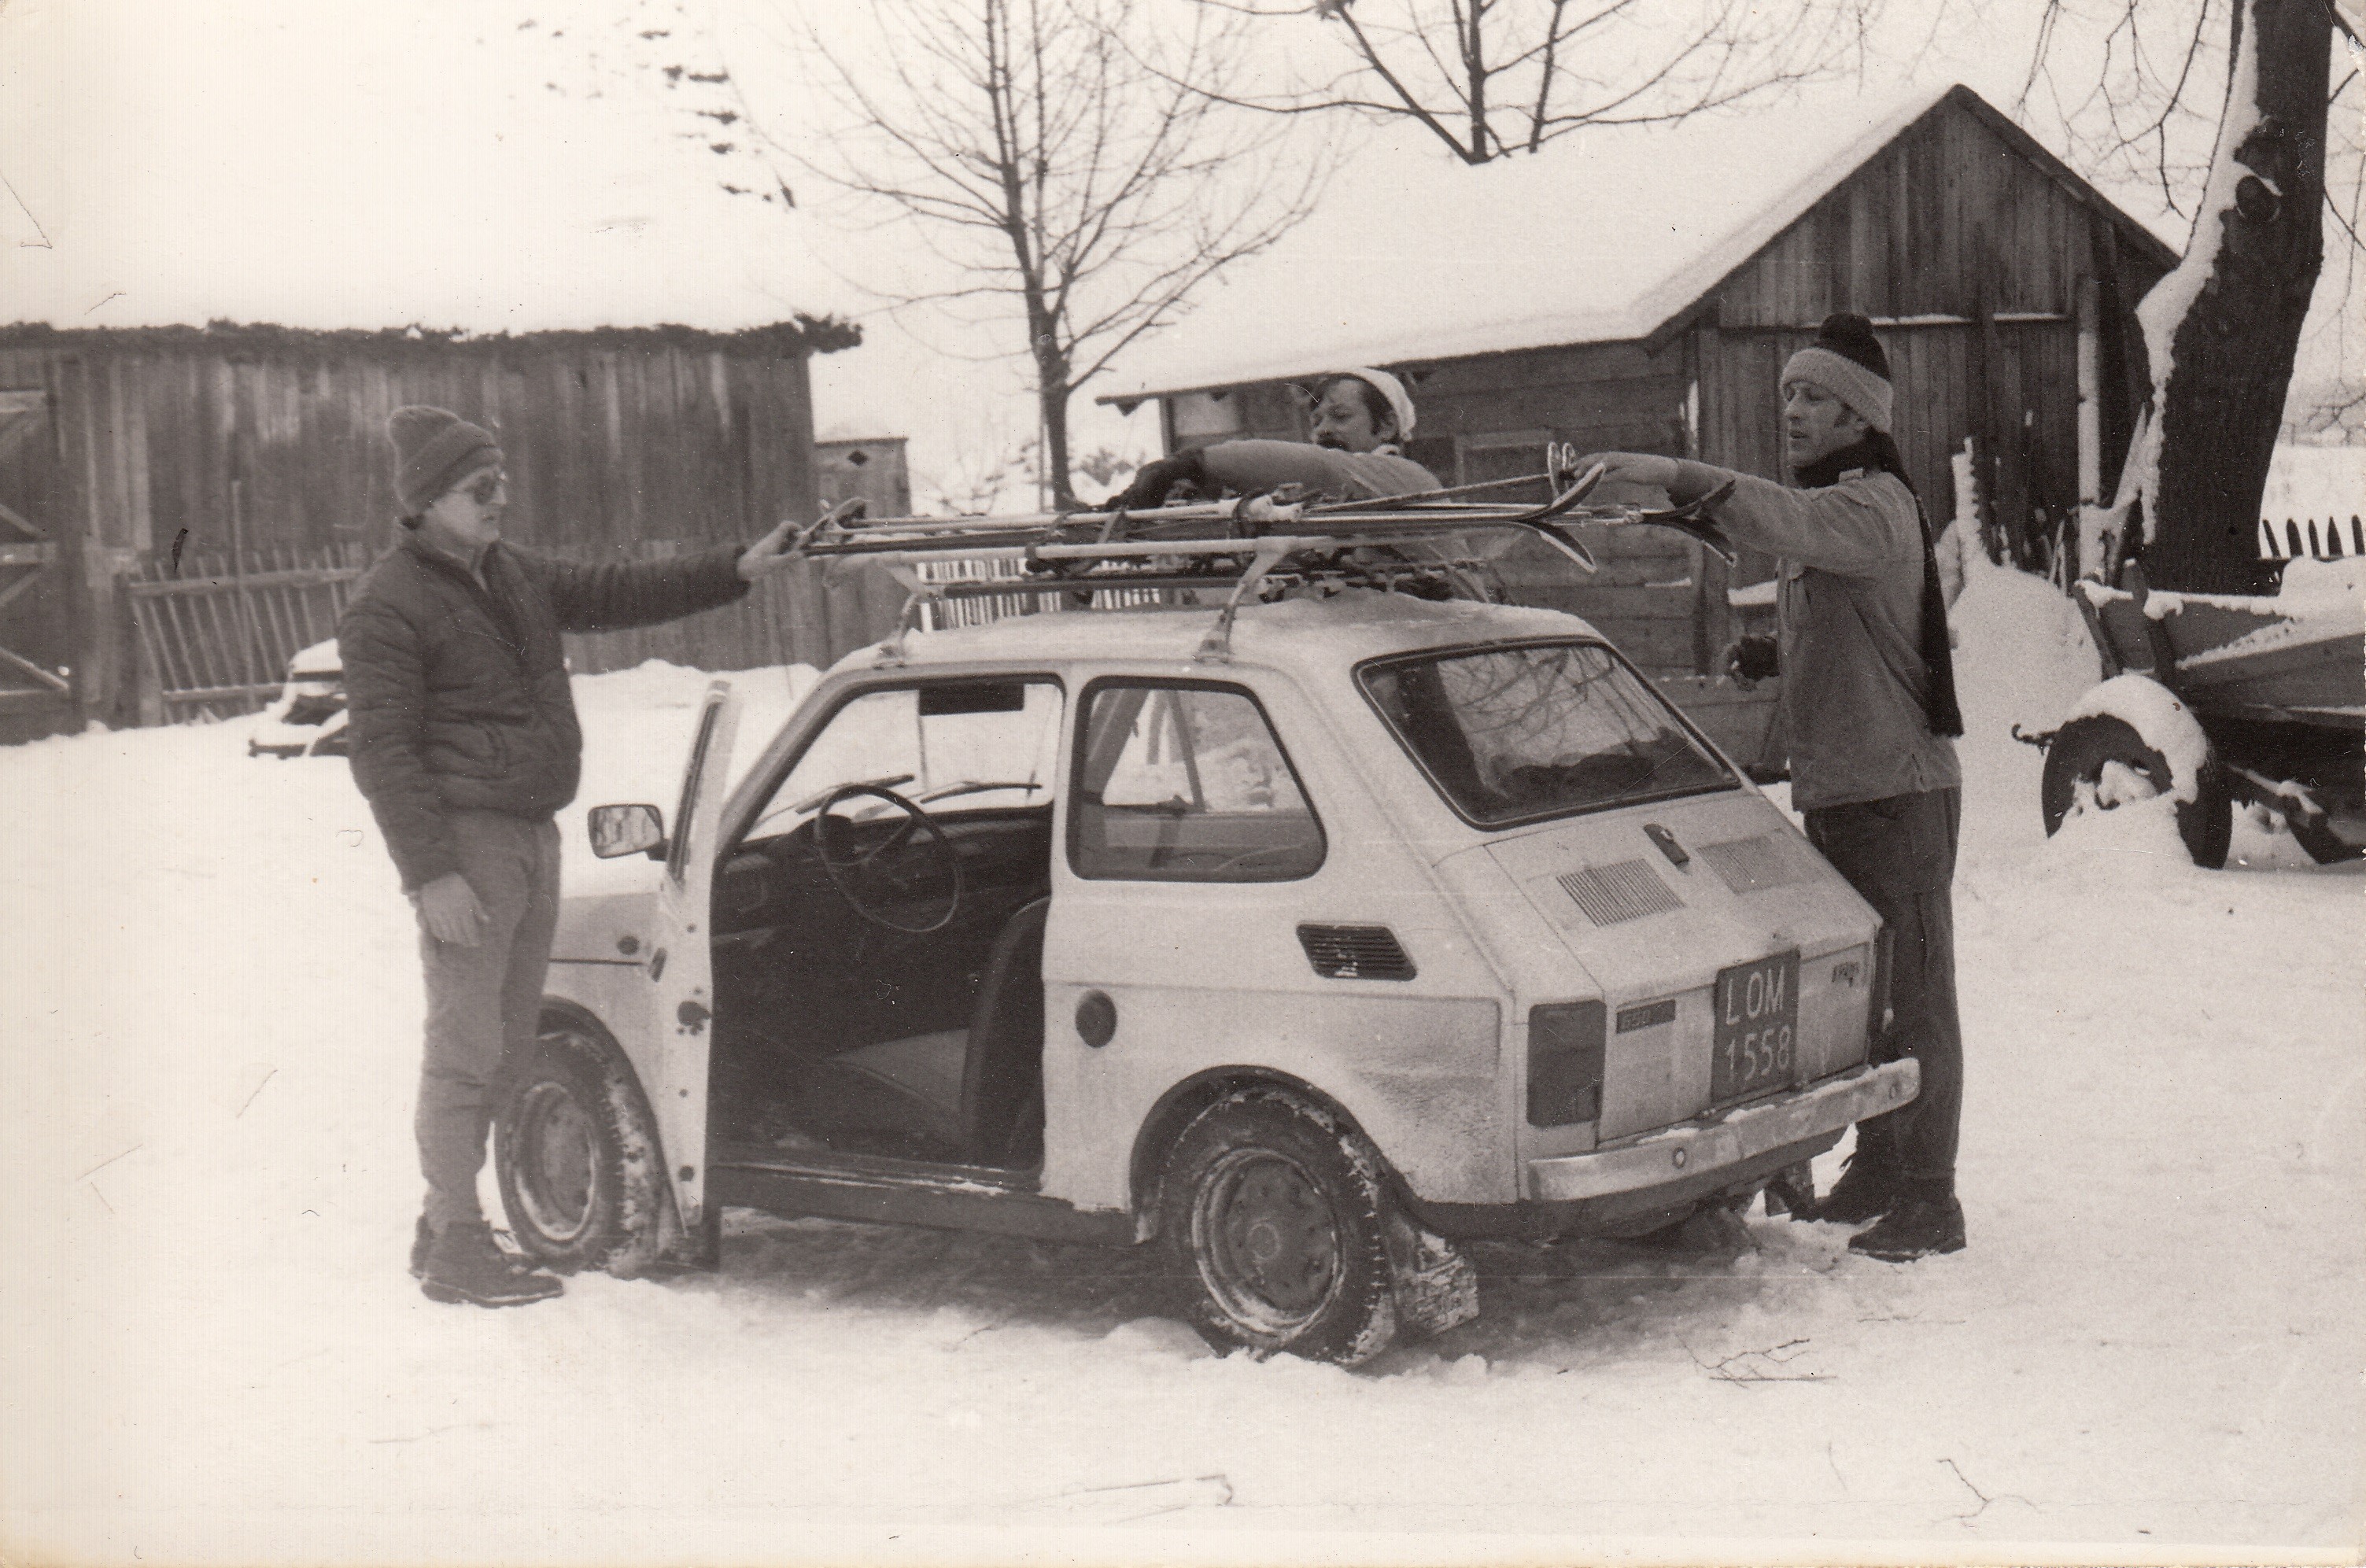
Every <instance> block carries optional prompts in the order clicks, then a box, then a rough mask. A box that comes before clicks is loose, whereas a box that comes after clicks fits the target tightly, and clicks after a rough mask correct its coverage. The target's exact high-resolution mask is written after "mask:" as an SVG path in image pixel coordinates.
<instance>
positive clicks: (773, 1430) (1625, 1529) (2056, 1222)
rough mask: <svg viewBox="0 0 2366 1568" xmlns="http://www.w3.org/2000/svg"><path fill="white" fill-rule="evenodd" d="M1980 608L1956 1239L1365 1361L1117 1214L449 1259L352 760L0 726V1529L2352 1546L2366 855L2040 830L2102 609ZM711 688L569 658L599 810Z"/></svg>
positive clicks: (1698, 1262)
mask: <svg viewBox="0 0 2366 1568" xmlns="http://www.w3.org/2000/svg"><path fill="white" fill-rule="evenodd" d="M1957 615H1958V619H1959V620H1960V621H1961V622H1962V623H1963V647H1962V649H1961V650H1960V652H1959V654H1958V668H1959V670H1961V671H1963V677H1964V682H1965V685H1966V709H1967V716H1968V717H1969V720H1970V724H1971V729H1972V739H1970V740H1968V741H1967V742H1966V745H1965V758H1966V772H1967V773H1968V775H1969V784H1968V791H1967V793H1968V799H1967V803H1966V844H1965V861H1964V865H1963V868H1962V872H1961V874H1960V876H1959V877H1958V880H1957V883H1956V907H1957V911H1958V919H1959V923H1960V937H1959V942H1960V963H1961V967H1962V972H1963V976H1964V984H1965V1023H1966V1035H1967V1038H1968V1052H1969V1064H1970V1069H1969V1089H1968V1095H1967V1104H1966V1113H1965V1127H1964V1145H1963V1146H1964V1154H1963V1168H1962V1190H1963V1197H1964V1203H1965V1208H1966V1213H1967V1214H1968V1216H1969V1223H1970V1234H1971V1245H1970V1247H1969V1248H1968V1249H1967V1250H1966V1251H1965V1252H1963V1253H1961V1254H1958V1255H1955V1256H1954V1257H1949V1258H1935V1259H1930V1260H1926V1261H1923V1262H1921V1263H1916V1264H1911V1265H1904V1266H1894V1265H1888V1264H1881V1263H1875V1262H1870V1261H1867V1260H1865V1259H1862V1258H1855V1257H1853V1256H1851V1255H1850V1254H1848V1253H1847V1251H1846V1250H1845V1247H1844V1245H1843V1244H1844V1241H1845V1234H1844V1233H1843V1232H1842V1231H1840V1230H1838V1229H1836V1228H1834V1227H1830V1226H1814V1225H1794V1224H1789V1223H1787V1222H1786V1221H1781V1220H1770V1219H1766V1218H1763V1217H1755V1218H1753V1219H1752V1221H1751V1222H1750V1224H1749V1227H1748V1232H1749V1235H1748V1244H1747V1246H1740V1245H1733V1244H1731V1243H1730V1240H1729V1243H1728V1244H1727V1245H1725V1246H1722V1247H1712V1248H1709V1249H1706V1250H1695V1251H1678V1252H1667V1251H1652V1250H1649V1249H1646V1248H1644V1247H1639V1246H1634V1245H1627V1244H1620V1245H1607V1244H1596V1245H1588V1246H1572V1247H1553V1248H1521V1247H1495V1248H1490V1249H1487V1250H1485V1251H1483V1252H1482V1254H1481V1255H1480V1258H1479V1261H1480V1263H1481V1266H1482V1303H1483V1308H1484V1311H1483V1314H1482V1317H1481V1318H1480V1320H1479V1321H1478V1322H1476V1323H1474V1324H1471V1325H1468V1326H1465V1327H1463V1328H1460V1329H1458V1330H1456V1331H1454V1332H1453V1333H1451V1334H1449V1335H1448V1336H1446V1337H1443V1338H1441V1339H1438V1340H1436V1341H1432V1342H1429V1343H1425V1344H1421V1343H1416V1344H1410V1345H1405V1346H1401V1347H1399V1348H1396V1349H1393V1350H1391V1351H1390V1352H1388V1353H1387V1354H1386V1355H1385V1356H1383V1357H1382V1358H1381V1359H1379V1360H1377V1361H1375V1362H1374V1363H1372V1364H1371V1365H1370V1366H1369V1367H1367V1368H1365V1369H1362V1370H1359V1371H1355V1372H1348V1371H1340V1370H1338V1369H1336V1368H1332V1367H1324V1366H1315V1365H1310V1364H1307V1363H1304V1362H1301V1361H1297V1360H1293V1359H1277V1360H1274V1361H1270V1362H1265V1363H1258V1362H1256V1361H1252V1360H1249V1359H1246V1358H1245V1357H1233V1358H1220V1357H1217V1356H1215V1355H1212V1354H1211V1353H1210V1352H1209V1351H1208V1350H1207V1349H1206V1348H1204V1347H1202V1346H1201V1345H1200V1342H1199V1340H1198V1339H1197V1338H1196V1337H1193V1336H1192V1335H1191V1334H1190V1333H1189V1331H1188V1330H1187V1329H1185V1328H1184V1327H1183V1326H1182V1325H1180V1324H1178V1323H1176V1322H1173V1321H1171V1320H1168V1319H1166V1318H1164V1317H1162V1316H1161V1315H1160V1307H1159V1303H1158V1301H1157V1298H1156V1295H1155V1292H1153V1291H1152V1290H1151V1288H1150V1286H1149V1283H1148V1281H1147V1279H1146V1277H1145V1276H1144V1273H1143V1271H1142V1270H1141V1269H1140V1268H1139V1266H1138V1265H1137V1264H1136V1263H1135V1262H1134V1261H1133V1260H1132V1259H1131V1258H1127V1257H1125V1256H1122V1255H1119V1254H1115V1253H1104V1252H1098V1251H1093V1250H1086V1249H1071V1248H1062V1247H1049V1246H1043V1245H1038V1244H1031V1243H1027V1242H1021V1241H1009V1240H1000V1239H996V1238H990V1237H980V1236H972V1235H948V1234H941V1233H933V1232H926V1231H905V1230H891V1229H880V1228H872V1227H864V1226H859V1225H851V1224H834V1223H823V1222H800V1223H787V1222H782V1221H777V1220H772V1219H769V1218H763V1217H760V1216H754V1215H742V1214H735V1215H734V1216H733V1220H732V1223H731V1224H730V1225H729V1227H728V1232H727V1245H726V1256H725V1266H724V1268H723V1269H722V1271H721V1272H720V1273H719V1274H717V1275H714V1276H695V1277H690V1278H682V1279H675V1280H664V1281H637V1282H626V1281H621V1280H610V1279H607V1278H605V1277H587V1278H578V1279H576V1280H571V1281H570V1282H569V1289H568V1293H567V1295H566V1297H565V1298H564V1299H563V1300H561V1301H559V1302H557V1303H549V1304H546V1305H543V1306H536V1307H533V1308H528V1309H524V1310H519V1311H512V1312H501V1313H484V1312H479V1311H475V1310H470V1309H463V1308H455V1307H445V1306H437V1305H435V1304H434V1303H429V1302H427V1301H425V1300H423V1298H422V1297H421V1296H420V1294H419V1292H418V1290H417V1287H416V1286H415V1285H414V1284H413V1283H412V1282H411V1280H410V1279H409V1278H408V1277H407V1275H406V1274H405V1273H404V1271H403V1267H402V1259H403V1255H404V1250H405V1247H406V1246H407V1244H408V1242H409V1239H410V1232H411V1218H412V1215H413V1214H414V1213H416V1204H417V1199H418V1178H417V1175H416V1170H415V1166H414V1156H413V1151H412V1146H411V1124H410V1122H411V1095H412V1089H413V1083H414V1075H415V1073H416V1070H417V1061H418V1045H417V1039H418V1031H419V1017H420V988H419V978H418V969H417V965H416V963H415V960H414V957H413V953H412V944H413V941H414V938H413V935H412V927H411V915H410V911H409V909H408V908H407V907H406V906H405V904H404V903H403V901H402V899H401V897H400V895H399V893H398V891H397V888H396V884H395V878H394V874H393V870H392V868H391V866H390V865H389V863H388V861H387V858H386V854H385V852H384V850H383V848H382V847H381V846H380V844H379V843H378V841H377V834H376V830H375V829H374V828H373V827H372V825H371V823H370V819H369V816H368V813H367V811H366V808H365V807H364V806H363V804H362V802H361V801H360V799H359V798H358V796H357V795H355V792H354V789H353V785H352V784H351V782H350V779H349V777H348V775H347V772H346V769H345V766H344V763H342V762H339V761H288V762H279V761H252V760H250V759H249V758H248V757H247V756H246V755H245V728H246V727H245V726H244V725H243V724H227V725H220V726H211V727H202V728H179V729H163V730H148V731H141V732H133V733H121V734H92V735H85V736H81V737H75V738H71V739H57V740H51V741H44V742H40V743H38V744H35V745H30V746H26V747H21V748H17V749H16V750H8V751H6V752H0V807H5V816H6V820H7V823H8V831H7V832H6V838H5V843H0V887H5V888H6V895H5V909H0V1031H5V1037H0V1118H5V1123H0V1182H5V1191H6V1196H7V1201H6V1203H5V1204H0V1246H5V1259H6V1262H5V1267H0V1559H5V1560H6V1561H7V1562H12V1563H13V1562H50V1561H65V1560H72V1561H74V1562H134V1561H137V1562H149V1563H154V1562H165V1563H190V1562H239V1563H250V1562H290V1563H332V1562H334V1563H344V1562H355V1563H360V1562H384V1563H404V1564H413V1563H436V1562H493V1561H500V1562H581V1561H593V1560H596V1561H599V1562H603V1563H605V1562H687V1561H693V1560H695V1561H712V1562H757V1561H772V1560H818V1559H831V1560H842V1559H846V1558H849V1557H860V1558H861V1559H862V1560H863V1561H866V1562H959V1563H974V1562H988V1561H1006V1560H1009V1561H1016V1560H1019V1559H1020V1557H1021V1556H1022V1555H1025V1557H1026V1560H1027V1561H1030V1562H1111V1561H1150V1560H1157V1561H1171V1560H1176V1559H1177V1558H1184V1557H1190V1558H1203V1559H1208V1560H1222V1561H1234V1562H1260V1563H1262V1562H1277V1561H1285V1560H1289V1561H1297V1560H1307V1559H1312V1558H1314V1557H1317V1556H1318V1555H1321V1556H1324V1557H1326V1558H1327V1560H1329V1561H1335V1562H1374V1563H1378V1562H1434V1561H1448V1560H1452V1561H1462V1560H1491V1561H1513V1560H1517V1561H1523V1562H1526V1561H1548V1560H1551V1561H1568V1560H1572V1559H1573V1558H1576V1557H1579V1556H1595V1557H1599V1556H1612V1555H1616V1556H1618V1557H1620V1558H1622V1559H1623V1560H1628V1561H1665V1560H1681V1561H1700V1560H1724V1561H1739V1560H1743V1559H1751V1558H1760V1557H1768V1556H1775V1555H1783V1554H1786V1553H1787V1554H1788V1555H1791V1556H1793V1557H1795V1558H1797V1557H1804V1558H1807V1559H1808V1560H1811V1561H1820V1562H1838V1561H1843V1560H1852V1559H1856V1560H1878V1561H1885V1562H1887V1561H1901V1560H1910V1559H1925V1558H1940V1557H1946V1558H1961V1557H1964V1556H1971V1557H1976V1558H1992V1559H1999V1560H2007V1561H2019V1562H2032V1561H2039V1560H2043V1559H2048V1558H2052V1559H2054V1560H2068V1561H2080V1562H2086V1561H2101V1560H2107V1559H2108V1560H2122V1559H2128V1558H2135V1557H2177V1558H2190V1557H2193V1556H2211V1557H2215V1558H2217V1559H2219V1560H2224V1561H2251V1562H2257V1561H2275V1562H2303V1561H2309V1560H2313V1559H2315V1558H2319V1557H2324V1558H2329V1559H2337V1560H2345V1561H2347V1560H2353V1559H2354V1557H2355V1555H2356V1553H2357V1551H2358V1550H2359V1546H2360V1523H2361V1501H2360V1475H2361V1463H2360V1461H2361V1456H2362V1455H2366V1449H2361V1441H2360V1438H2361V1422H2360V1399H2361V1392H2360V1391H2361V1375H2366V1226H2361V1225H2360V1200H2361V1198H2366V1135H2361V1134H2366V1071H2361V1067H2366V1008H2361V1005H2360V1002H2361V998H2360V989H2361V979H2366V954H2361V943H2360V932H2361V929H2366V928H2361V923H2360V913H2361V910H2360V893H2361V891H2366V876H2361V874H2360V867H2358V866H2356V865H2352V866H2348V867H2340V868H2333V869H2326V870H2320V869H2318V868H2315V867H2314V866H2311V865H2309V864H2308V863H2307V862H2306V860H2305V859H2304V857H2303V856H2301V855H2300V854H2299V853H2298V852H2297V851H2296V850H2295V849H2294V847H2293V845H2292V844H2291V842H2290V840H2288V839H2283V838H2281V837H2277V836H2273V835H2271V834H2270V833H2269V832H2268V831H2267V830H2265V829H2262V828H2261V827H2260V826H2259V825H2258V824H2256V823H2245V824H2241V825H2239V826H2238V828H2237V837H2236V863H2234V864H2233V865H2231V866H2230V868H2229V869H2228V870H2226V871H2225V872H2219V873H2206V872H2202V871H2198V870H2196V869H2194V868H2193V867H2192V866H2191V864H2189V863H2187V862H2186V860H2185V858H2184V856H2183V855H2182V854H2181V853H2180V851H2179V847H2178V843H2177V840H2176V836H2175V830H2174V829H2173V827H2172V825H2171V823H2170V821H2169V818H2168V816H2167V810H2166V805H2165V803H2162V804H2157V805H2152V806H2146V807H2132V808H2128V809H2124V810H2122V811H2120V812H2117V813H2115V814H2113V815H2112V816H2110V817H2108V818H2097V819H2090V820H2074V821H2073V822H2072V823H2071V824H2070V825H2069V826H2068V827H2067V829H2065V831H2064V833H2063V834H2062V836H2061V837H2059V838H2057V839H2056V840H2052V841H2050V842H2048V841H2046V840H2044V839H2043V838H2042V836H2041V833H2040V830H2039V826H2038V810H2037V770H2038V754H2037V753H2036V752H2035V751H2034V750H2029V749H2027V748H2024V747H2021V746H2017V745H2015V744H2013V743H2012V742H2011V740H2010V739H2007V738H2006V736H2005V734H2004V728H2005V725H2006V724H2007V723H2008V722H2009V721H2010V720H2011V719H2015V718H2018V719H2022V720H2023V721H2024V722H2027V723H2033V724H2034V725H2036V726H2037V727H2040V728H2044V727H2050V726H2051V725H2052V724H2053V723H2054V722H2056V719H2057V718H2058V717H2059V715H2060V713H2061V711H2062V709H2063V707H2064V706H2066V705H2067V704H2068V702H2069V701H2070V700H2071V699H2072V698H2073V697H2075V696H2076V695H2077V694H2078V693H2079V690H2080V689H2082V688H2083V687H2084V686H2085V685H2086V684H2087V683H2088V682H2090V679H2091V671H2092V668H2093V667H2092V664H2091V662H2090V655H2088V654H2087V653H2085V651H2084V650H2083V649H2082V647H2081V646H2080V642H2081V634H2080V633H2079V631H2078V628H2077V622H2076V618H2075V616H2073V615H2070V613H2069V611H2068V608H2067V604H2065V602H2064V601H2063V600H2061V599H2060V597H2059V596H2058V595H2056V594H2054V593H2053V592H2050V591H2049V590H2047V589H2046V588H2045V586H2044V585H2043V584H2041V583H2037V582H2034V581H2031V580H2027V579H2021V578H2015V577H2011V576H2009V575H2006V574H2004V573H2001V572H1997V571H1994V570H1981V571H1976V572H1975V574H1974V581H1973V582H1972V585H1971V587H1970V589H1969V591H1968V592H1967V594H1966V599H1965V601H1964V603H1963V604H1962V605H1961V606H1960V607H1959V609H1958V612H1957ZM807 678H809V674H807V673H806V672H794V673H792V672H786V671H769V672H756V673H754V674H751V675H749V676H748V677H745V678H743V684H745V685H748V686H749V687H752V688H753V689H754V692H753V694H754V698H755V701H754V704H753V711H751V712H750V714H749V719H748V722H747V725H746V727H745V728H743V730H742V737H743V740H747V741H750V742H752V741H753V740H754V739H757V738H760V737H761V736H762V735H763V734H765V733H767V732H768V730H769V728H771V727H772V725H774V724H776V723H777V720H778V717H779V716H781V715H782V714H783V713H784V712H785V711H786V708H787V705H788V704H789V702H790V700H791V697H792V694H793V692H794V690H796V689H799V688H800V684H801V681H802V680H803V679H807ZM703 683H704V677H702V676H699V675H696V674H694V673H693V672H689V671H673V670H669V669H666V668H663V667H647V668H644V669H642V670H639V671H628V672H625V673H621V674H616V675H608V676H600V677H595V678H591V679H587V680H584V681H582V682H579V686H578V689H579V692H580V695H581V698H582V702H583V706H584V710H585V718H586V728H587V730H588V731H589V732H590V734H591V738H592V748H593V750H592V755H591V759H590V777H589V778H588V779H587V783H586V786H585V790H584V794H583V796H582V798H583V800H584V801H585V802H587V803H588V802H591V801H597V800H603V799H609V800H614V799H651V800H656V801H658V802H659V803H661V804H666V805H669V806H670V803H671V800H672V795H673V789H672V777H673V771H674V768H675V766H676V762H675V759H676V758H678V756H679V755H680V742H681V738H682V736H683V735H685V734H686V731H687V728H688V724H689V721H690V717H691V714H692V711H693V710H692V707H691V705H692V704H693V702H694V700H695V698H696V694H697V693H698V692H699V690H700V689H701V687H702V685H703ZM578 821H580V816H579V815H573V814H570V820H569V832H570V835H572V836H574V837H576V838H577V839H579V840H580V828H579V827H576V826H575V825H574V824H575V823H576V822H578ZM1836 1164H1837V1162H1836V1161H1828V1162H1827V1168H1826V1169H1825V1170H1824V1171H1823V1172H1822V1173H1821V1174H1822V1175H1823V1177H1824V1178H1825V1179H1827V1180H1829V1179H1830V1178H1831V1174H1832V1173H1833V1168H1836ZM1585 1543H1590V1544H1585Z"/></svg>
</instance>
